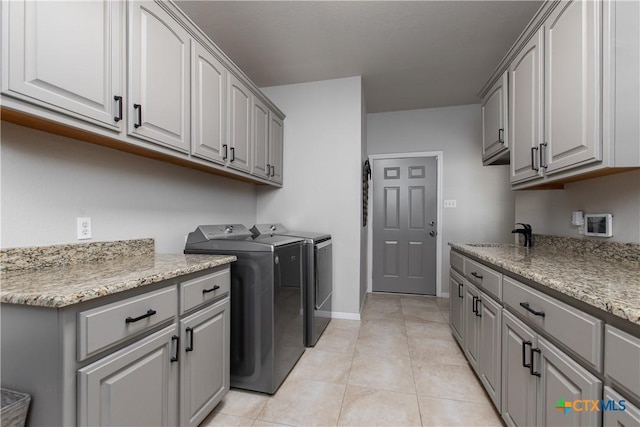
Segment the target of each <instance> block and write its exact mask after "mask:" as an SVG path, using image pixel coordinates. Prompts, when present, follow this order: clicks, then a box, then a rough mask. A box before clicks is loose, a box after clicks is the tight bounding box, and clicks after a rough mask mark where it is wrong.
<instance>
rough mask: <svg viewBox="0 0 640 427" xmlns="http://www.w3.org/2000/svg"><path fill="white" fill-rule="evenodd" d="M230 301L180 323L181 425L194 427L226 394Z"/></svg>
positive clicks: (195, 314) (202, 311)
mask: <svg viewBox="0 0 640 427" xmlns="http://www.w3.org/2000/svg"><path fill="white" fill-rule="evenodd" d="M229 325H230V324H229V299H228V298H226V299H224V300H223V301H221V302H219V303H217V304H215V305H213V306H210V307H207V308H204V309H202V310H199V311H197V312H196V313H194V314H193V315H191V316H189V317H187V318H185V319H184V320H181V321H180V334H181V336H182V337H183V342H184V352H183V357H182V360H181V362H180V363H181V367H180V377H181V383H180V400H181V401H180V408H181V411H180V413H181V416H180V418H181V420H180V421H181V422H180V425H182V426H197V425H198V424H200V422H201V421H202V420H203V419H205V418H206V416H207V415H208V414H209V413H210V412H211V411H212V410H213V408H215V406H216V405H217V404H218V403H219V402H220V400H222V397H224V395H225V394H226V393H227V391H229V336H230V326H229Z"/></svg>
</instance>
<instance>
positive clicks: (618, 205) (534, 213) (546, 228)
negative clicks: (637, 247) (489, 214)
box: [516, 171, 640, 243]
mask: <svg viewBox="0 0 640 427" xmlns="http://www.w3.org/2000/svg"><path fill="white" fill-rule="evenodd" d="M577 210H582V211H583V212H584V213H610V214H613V237H611V238H602V237H588V238H591V239H605V240H610V241H616V242H628V243H640V171H632V172H625V173H621V174H616V175H610V176H605V177H602V178H593V179H589V180H587V181H580V182H574V183H571V184H567V185H565V189H564V190H544V191H517V192H516V220H517V222H524V223H529V224H531V226H532V227H533V232H534V233H540V234H551V235H555V236H568V237H575V238H584V236H579V235H578V233H577V231H578V228H577V227H575V226H573V225H571V212H573V211H577Z"/></svg>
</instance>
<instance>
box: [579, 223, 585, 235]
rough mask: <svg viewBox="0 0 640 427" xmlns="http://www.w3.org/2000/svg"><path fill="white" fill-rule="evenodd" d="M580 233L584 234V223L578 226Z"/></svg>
mask: <svg viewBox="0 0 640 427" xmlns="http://www.w3.org/2000/svg"><path fill="white" fill-rule="evenodd" d="M578 234H584V225H581V226H579V227H578Z"/></svg>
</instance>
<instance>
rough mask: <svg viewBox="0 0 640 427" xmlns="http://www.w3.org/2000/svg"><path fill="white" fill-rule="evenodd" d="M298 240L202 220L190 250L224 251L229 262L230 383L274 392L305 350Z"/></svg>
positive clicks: (192, 236)
mask: <svg viewBox="0 0 640 427" xmlns="http://www.w3.org/2000/svg"><path fill="white" fill-rule="evenodd" d="M302 244H303V239H301V238H297V237H290V236H253V235H252V233H251V231H249V230H248V229H247V227H245V226H244V225H242V224H232V225H201V226H198V228H196V230H195V231H193V232H191V233H189V236H188V237H187V243H186V246H185V250H184V252H185V253H188V254H228V255H235V256H236V257H237V258H238V260H237V261H236V262H233V263H231V354H230V365H231V387H236V388H242V389H246V390H253V391H259V392H263V393H269V394H273V393H275V392H276V390H277V389H278V387H280V385H281V384H282V382H283V381H284V379H285V378H286V377H287V375H288V374H289V372H290V371H291V369H293V367H294V365H295V364H296V362H297V361H298V359H299V358H300V356H301V355H302V353H303V352H304V348H305V347H304V338H303V323H304V319H303V315H302V311H303V310H302V295H301V291H302V263H303V261H302Z"/></svg>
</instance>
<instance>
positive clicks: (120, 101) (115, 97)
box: [113, 95, 122, 123]
mask: <svg viewBox="0 0 640 427" xmlns="http://www.w3.org/2000/svg"><path fill="white" fill-rule="evenodd" d="M113 100H114V101H116V102H117V103H118V115H117V116H115V117H114V118H113V120H114V121H115V122H116V123H117V122H119V121H120V120H122V97H121V96H118V95H115V96H114V97H113Z"/></svg>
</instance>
